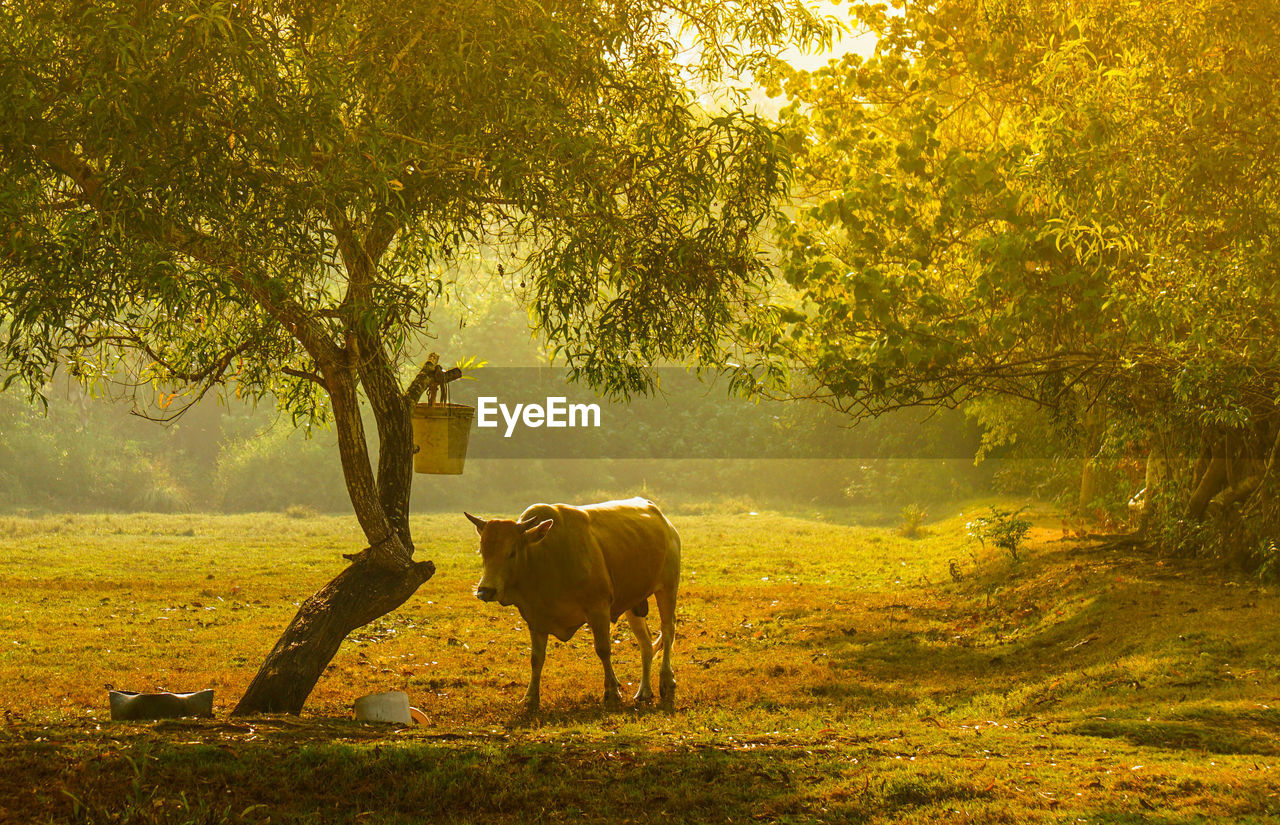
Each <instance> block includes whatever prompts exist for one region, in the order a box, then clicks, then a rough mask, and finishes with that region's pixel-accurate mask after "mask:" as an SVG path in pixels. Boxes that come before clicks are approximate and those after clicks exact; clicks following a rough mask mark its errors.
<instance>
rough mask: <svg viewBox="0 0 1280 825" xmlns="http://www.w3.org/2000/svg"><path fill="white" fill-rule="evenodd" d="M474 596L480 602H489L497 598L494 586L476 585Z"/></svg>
mask: <svg viewBox="0 0 1280 825" xmlns="http://www.w3.org/2000/svg"><path fill="white" fill-rule="evenodd" d="M476 598H477V599H479V600H480V601H482V602H491V601H493V600H494V599H496V598H498V589H497V588H496V587H477V588H476Z"/></svg>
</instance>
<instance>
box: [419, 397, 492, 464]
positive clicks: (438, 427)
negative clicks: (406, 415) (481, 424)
mask: <svg viewBox="0 0 1280 825" xmlns="http://www.w3.org/2000/svg"><path fill="white" fill-rule="evenodd" d="M475 414H476V408H475V407H468V406H467V405H465V404H449V403H438V404H418V405H417V406H415V407H414V408H413V444H414V452H413V471H414V472H415V473H434V474H436V475H454V476H456V475H460V474H461V473H462V465H463V463H464V462H465V461H466V459H467V439H468V438H469V437H470V436H471V419H472V418H474V417H475Z"/></svg>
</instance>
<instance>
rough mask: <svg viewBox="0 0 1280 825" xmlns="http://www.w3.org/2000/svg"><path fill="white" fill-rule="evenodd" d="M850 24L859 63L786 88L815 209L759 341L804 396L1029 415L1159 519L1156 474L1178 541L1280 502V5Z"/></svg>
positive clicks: (912, 5)
mask: <svg viewBox="0 0 1280 825" xmlns="http://www.w3.org/2000/svg"><path fill="white" fill-rule="evenodd" d="M855 14H856V15H857V16H858V17H859V18H860V19H861V20H862V21H863V22H864V23H866V24H867V25H869V26H871V27H872V28H874V29H875V30H876V31H877V32H878V34H879V35H880V41H879V45H878V48H877V50H876V53H875V54H874V55H873V56H872V57H870V58H869V59H866V60H863V59H861V58H859V57H858V56H856V55H850V56H848V57H846V58H844V59H843V60H842V61H841V62H840V63H839V64H832V65H830V66H829V67H828V68H826V69H823V70H821V71H818V72H815V73H812V74H806V73H800V72H782V73H780V74H779V75H778V76H777V77H776V82H777V85H778V88H779V89H781V88H783V87H785V89H786V92H787V94H788V95H789V96H790V97H791V98H792V100H793V101H794V102H793V103H792V105H791V106H790V107H789V108H788V109H787V110H785V113H784V118H785V120H786V123H787V124H788V127H789V129H790V132H791V140H792V142H793V145H794V146H795V147H796V149H797V152H798V167H799V172H798V177H797V192H798V195H799V197H800V198H801V199H802V201H803V206H802V207H801V208H800V209H799V210H798V211H797V213H796V215H795V219H794V221H792V222H789V223H787V224H786V225H784V226H783V228H782V231H781V233H780V235H781V243H782V245H783V248H784V257H785V259H786V264H785V274H786V277H787V279H788V281H789V282H790V283H791V284H792V285H793V286H794V288H795V289H796V291H797V299H796V302H795V304H794V305H792V306H790V307H788V308H787V309H786V310H784V311H783V317H784V318H785V319H786V320H787V321H788V322H789V325H788V327H787V328H786V329H783V330H780V331H778V332H777V333H776V345H775V347H774V349H775V350H776V351H782V352H785V353H786V354H787V356H788V357H791V358H793V359H795V360H796V361H797V362H799V363H800V364H801V365H803V368H804V373H805V374H806V375H807V376H808V379H809V380H810V381H812V386H810V387H809V388H808V389H801V390H800V392H801V393H802V394H811V395H816V396H818V397H821V398H822V399H824V400H825V401H827V402H828V403H831V404H833V405H836V406H837V407H839V408H841V409H843V410H846V411H848V412H850V413H852V414H854V415H874V414H878V413H880V412H883V411H886V410H890V409H895V408H898V407H901V406H914V405H941V406H956V405H962V404H965V403H966V402H969V401H971V400H973V399H979V398H987V399H993V400H991V401H988V402H987V403H986V404H985V405H984V414H985V415H986V416H987V417H988V420H991V419H992V417H995V418H999V417H1000V416H1001V415H1002V410H1001V405H1000V404H999V403H998V402H996V401H994V399H1003V400H1004V403H1003V408H1004V410H1005V411H1007V412H1008V413H1010V414H1015V415H1021V412H1019V411H1018V410H1017V409H1016V408H1018V407H1026V406H1030V407H1033V408H1036V409H1039V410H1041V411H1043V412H1044V414H1045V415H1047V416H1048V417H1049V419H1050V420H1052V421H1053V422H1054V423H1055V424H1056V425H1057V426H1056V428H1055V429H1056V431H1057V433H1058V434H1059V436H1060V437H1062V438H1063V439H1064V440H1065V442H1066V443H1068V444H1071V445H1074V447H1075V448H1076V449H1079V450H1081V451H1082V454H1084V455H1088V456H1096V455H1100V454H1102V453H1103V452H1106V451H1107V449H1108V445H1110V448H1111V450H1110V451H1111V454H1112V455H1117V454H1123V453H1129V454H1140V455H1142V456H1144V457H1146V458H1148V459H1150V460H1149V462H1148V471H1147V474H1146V481H1147V489H1148V492H1147V496H1146V498H1145V503H1146V505H1148V510H1147V512H1148V515H1149V512H1150V511H1149V505H1150V504H1151V503H1152V502H1153V501H1155V500H1156V498H1157V497H1156V496H1155V495H1154V492H1155V490H1156V488H1157V487H1158V486H1159V484H1160V483H1161V482H1162V481H1163V482H1168V481H1170V480H1172V482H1174V483H1173V485H1172V487H1173V488H1176V489H1177V490H1178V491H1180V492H1177V502H1176V506H1172V507H1171V508H1170V509H1167V510H1166V514H1167V515H1168V516H1169V517H1170V519H1173V520H1176V519H1180V518H1188V519H1189V521H1188V522H1187V523H1194V522H1195V521H1197V520H1199V519H1201V518H1203V517H1204V516H1205V515H1206V513H1207V512H1208V511H1209V509H1210V502H1211V501H1214V502H1216V503H1217V505H1220V507H1216V508H1215V509H1221V510H1222V511H1223V512H1229V511H1233V510H1235V509H1236V508H1237V506H1238V505H1242V504H1245V503H1246V502H1248V503H1247V505H1246V509H1247V508H1248V507H1263V506H1264V505H1266V503H1267V502H1268V501H1269V500H1272V499H1271V497H1268V496H1259V495H1256V493H1257V491H1259V490H1260V489H1262V488H1263V487H1264V486H1265V485H1264V483H1263V482H1264V481H1269V480H1270V479H1271V478H1272V476H1273V466H1274V463H1275V455H1276V445H1277V444H1278V443H1280V442H1277V440H1276V437H1277V433H1278V432H1280V416H1277V412H1278V411H1277V406H1276V403H1277V402H1276V399H1277V397H1278V395H1280V363H1278V359H1277V353H1278V350H1277V347H1276V345H1275V341H1276V340H1277V336H1278V335H1280V326H1278V325H1280V320H1278V319H1280V314H1277V312H1276V310H1277V291H1278V290H1280V279H1278V278H1277V275H1278V274H1280V272H1278V271H1277V260H1280V259H1277V257H1276V255H1275V248H1276V228H1277V226H1278V219H1280V211H1278V207H1280V204H1278V203H1277V199H1276V193H1277V192H1278V191H1280V186H1278V184H1280V153H1277V151H1276V146H1277V144H1276V142H1275V140H1274V130H1275V124H1276V123H1277V122H1280V117H1278V116H1280V97H1278V94H1280V93H1278V91H1277V90H1278V89H1280V60H1278V58H1280V9H1278V8H1277V7H1276V5H1275V4H1274V3H1269V2H1260V1H1259V0H1254V1H1252V2H1243V3H1226V2H1217V0H1163V1H1162V2H1156V3H1143V4H1126V3H1109V2H1108V3H1091V4H1079V3H1067V2H1055V3H1044V4H1031V3H1020V2H1016V0H1008V1H1007V2H1004V1H1002V0H982V1H981V2H979V1H978V0H942V1H941V2H908V3H906V5H905V8H904V10H903V13H902V14H901V15H888V14H886V13H885V11H884V9H883V8H882V7H874V6H870V5H863V4H858V5H856V6H855ZM1061 443H1063V442H1061V441H1060V442H1059V445H1060V444H1061ZM1040 448H1041V449H1054V445H1048V444H1046V445H1041V446H1040ZM1085 484H1086V490H1084V491H1083V492H1082V497H1083V498H1085V499H1088V498H1090V497H1091V493H1090V492H1089V490H1088V489H1087V487H1088V485H1089V481H1088V479H1087V478H1086V482H1085ZM1139 486H1140V483H1139ZM1169 486H1170V485H1169V484H1165V487H1166V488H1169ZM1086 503H1087V502H1086ZM1273 522H1274V519H1273ZM1255 538H1256V537H1255Z"/></svg>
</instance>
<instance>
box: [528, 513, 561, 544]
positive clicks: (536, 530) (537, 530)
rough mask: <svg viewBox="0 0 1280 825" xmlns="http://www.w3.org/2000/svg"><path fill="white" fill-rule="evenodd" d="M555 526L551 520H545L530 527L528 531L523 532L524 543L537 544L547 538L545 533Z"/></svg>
mask: <svg viewBox="0 0 1280 825" xmlns="http://www.w3.org/2000/svg"><path fill="white" fill-rule="evenodd" d="M555 524H556V523H555V522H554V521H552V520H551V519H547V520H546V521H544V522H542V523H541V524H539V525H537V526H536V527H530V528H529V529H528V530H525V531H524V537H525V541H527V542H528V543H529V544H537V543H538V542H540V541H542V540H543V539H544V538H546V537H547V533H549V532H550V531H551V528H552V527H554V526H555Z"/></svg>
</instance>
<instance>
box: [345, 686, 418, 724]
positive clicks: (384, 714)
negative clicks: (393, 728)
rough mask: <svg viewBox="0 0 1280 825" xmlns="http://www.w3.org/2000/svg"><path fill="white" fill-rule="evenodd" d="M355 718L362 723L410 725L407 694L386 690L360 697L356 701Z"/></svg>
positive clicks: (410, 717) (400, 691) (411, 719)
mask: <svg viewBox="0 0 1280 825" xmlns="http://www.w3.org/2000/svg"><path fill="white" fill-rule="evenodd" d="M356 718H357V719H359V720H361V721H364V722H395V723H397V724H400V725H408V724H411V723H412V722H413V717H412V716H410V714H409V694H407V693H405V692H404V691H403V690H388V691H386V692H384V693H370V694H369V695H368V696H361V697H360V698H359V699H357V700H356Z"/></svg>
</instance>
